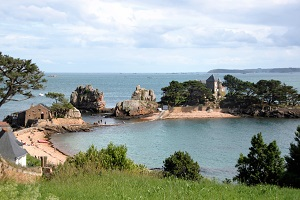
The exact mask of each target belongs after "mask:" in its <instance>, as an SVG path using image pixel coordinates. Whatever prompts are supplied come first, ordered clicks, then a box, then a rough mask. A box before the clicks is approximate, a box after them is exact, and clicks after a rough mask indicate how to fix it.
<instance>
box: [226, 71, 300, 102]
mask: <svg viewBox="0 0 300 200" xmlns="http://www.w3.org/2000/svg"><path fill="white" fill-rule="evenodd" d="M224 80H225V81H224V82H223V86H226V87H227V91H228V93H227V95H226V99H225V100H223V102H222V105H226V106H227V107H230V106H240V107H248V106H250V105H253V104H264V103H266V104H268V105H272V104H275V103H276V104H287V105H296V103H297V102H298V101H299V100H300V96H299V94H298V93H297V90H296V89H295V88H293V86H287V85H285V84H282V83H281V81H278V80H260V81H258V82H257V83H251V82H248V81H242V80H240V79H238V78H236V77H234V76H232V75H226V76H224Z"/></svg>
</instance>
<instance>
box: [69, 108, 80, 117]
mask: <svg viewBox="0 0 300 200" xmlns="http://www.w3.org/2000/svg"><path fill="white" fill-rule="evenodd" d="M65 118H75V119H76V118H81V113H80V111H79V110H78V109H77V108H75V107H74V108H72V109H70V110H69V111H68V112H67V114H66V115H65Z"/></svg>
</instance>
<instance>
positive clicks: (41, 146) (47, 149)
mask: <svg viewBox="0 0 300 200" xmlns="http://www.w3.org/2000/svg"><path fill="white" fill-rule="evenodd" d="M14 134H15V136H16V138H17V139H18V140H19V141H21V142H23V143H24V145H23V147H24V149H26V150H27V152H28V153H29V154H30V155H31V156H35V157H37V158H39V157H41V156H47V162H48V163H51V164H54V165H57V164H60V163H64V162H65V160H66V158H67V156H66V155H64V154H63V153H61V152H60V151H58V150H57V149H55V148H53V147H52V145H51V143H50V142H49V141H48V139H47V138H45V134H44V132H43V131H41V130H39V129H38V128H27V129H23V130H20V131H15V132H14ZM41 140H42V141H47V143H40V142H38V141H41Z"/></svg>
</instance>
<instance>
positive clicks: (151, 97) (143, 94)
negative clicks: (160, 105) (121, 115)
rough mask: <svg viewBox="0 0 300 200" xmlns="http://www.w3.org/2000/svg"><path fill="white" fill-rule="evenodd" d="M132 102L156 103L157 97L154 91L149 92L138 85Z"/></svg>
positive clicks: (132, 96)
mask: <svg viewBox="0 0 300 200" xmlns="http://www.w3.org/2000/svg"><path fill="white" fill-rule="evenodd" d="M131 100H142V101H156V96H155V94H154V91H153V90H147V89H145V88H141V86H140V85H138V86H136V89H135V91H134V92H133V94H132V95H131Z"/></svg>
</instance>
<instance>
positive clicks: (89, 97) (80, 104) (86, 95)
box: [70, 85, 106, 112]
mask: <svg viewBox="0 0 300 200" xmlns="http://www.w3.org/2000/svg"><path fill="white" fill-rule="evenodd" d="M70 103H71V104H72V105H73V106H75V107H76V108H77V109H79V110H83V111H92V112H101V111H102V110H103V109H105V105H106V103H105V101H104V94H103V92H101V91H99V90H98V89H94V88H93V87H92V86H91V85H86V86H79V87H77V88H76V90H75V91H73V92H72V94H71V97H70Z"/></svg>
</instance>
